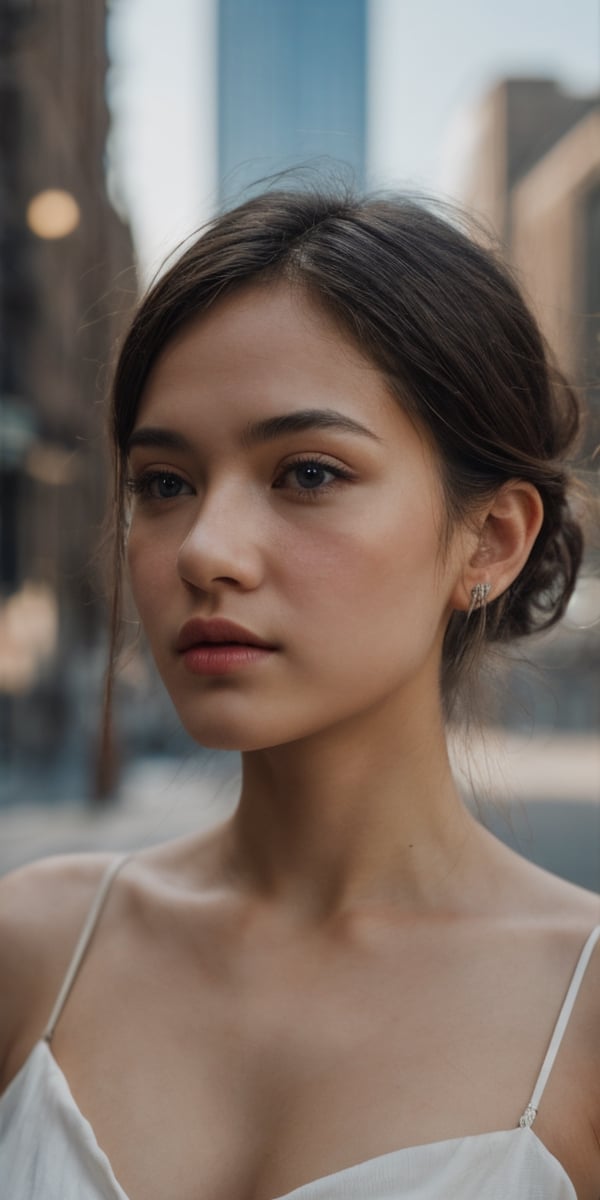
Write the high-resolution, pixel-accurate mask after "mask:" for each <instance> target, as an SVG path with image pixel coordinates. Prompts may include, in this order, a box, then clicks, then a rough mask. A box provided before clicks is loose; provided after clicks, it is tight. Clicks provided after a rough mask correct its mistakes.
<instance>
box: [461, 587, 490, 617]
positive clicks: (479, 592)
mask: <svg viewBox="0 0 600 1200" xmlns="http://www.w3.org/2000/svg"><path fill="white" fill-rule="evenodd" d="M491 590H492V585H491V583H476V584H475V587H472V588H471V603H470V605H469V611H468V613H467V616H468V617H470V615H471V613H472V612H473V611H474V610H475V609H476V608H483V607H484V606H485V603H486V600H487V598H488V596H489V594H490V592H491Z"/></svg>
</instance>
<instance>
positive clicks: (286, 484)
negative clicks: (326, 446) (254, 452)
mask: <svg viewBox="0 0 600 1200" xmlns="http://www.w3.org/2000/svg"><path fill="white" fill-rule="evenodd" d="M340 479H352V475H351V473H350V471H344V470H343V469H342V468H341V467H334V466H333V465H332V464H331V463H325V462H321V461H320V460H319V459H318V458H306V459H297V460H296V462H292V463H288V465H287V466H286V467H285V468H284V470H283V471H282V472H281V473H280V475H279V476H278V477H277V479H276V481H275V484H274V487H277V488H285V489H286V490H292V491H295V492H303V493H305V494H308V493H311V492H313V493H319V494H320V495H321V494H322V493H323V492H328V491H330V490H331V489H332V488H334V487H335V485H336V483H337V482H338V481H339V480H340Z"/></svg>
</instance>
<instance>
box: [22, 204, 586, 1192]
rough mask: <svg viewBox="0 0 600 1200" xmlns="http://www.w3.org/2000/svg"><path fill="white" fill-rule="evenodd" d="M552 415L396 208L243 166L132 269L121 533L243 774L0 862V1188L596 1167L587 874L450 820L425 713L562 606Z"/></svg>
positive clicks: (500, 319) (527, 318)
mask: <svg viewBox="0 0 600 1200" xmlns="http://www.w3.org/2000/svg"><path fill="white" fill-rule="evenodd" d="M576 429H577V412H576V407H575V402H574V400H573V397H572V394H571V393H570V392H569V390H568V388H567V387H566V385H565V384H564V382H563V381H562V380H561V379H560V378H559V377H558V376H557V375H556V374H555V373H553V372H552V370H551V368H550V366H549V365H548V362H547V359H546V356H545V353H544V349H543V345H542V341H541V338H540V334H539V332H538V330H537V328H536V325H535V323H534V321H533V319H532V317H531V315H530V314H529V312H528V311H527V309H526V307H525V306H524V303H523V301H522V299H521V297H520V295H519V294H518V291H517V290H516V288H515V286H514V284H513V283H512V282H511V280H510V278H509V277H508V275H507V273H506V272H505V270H504V269H503V268H502V267H501V266H500V265H499V264H498V263H497V262H496V261H495V259H494V258H493V256H492V255H491V254H490V253H488V252H487V251H485V250H483V249H482V248H480V247H479V246H478V245H477V244H475V243H474V242H472V241H471V240H469V238H468V237H466V236H465V235H464V234H463V233H461V232H460V231H459V230H458V229H457V228H455V227H454V226H453V225H452V224H450V223H448V222H447V221H446V220H443V219H441V218H440V217H438V216H436V215H433V214H432V213H431V212H429V211H427V210H426V209H425V208H423V207H419V206H418V205H416V204H414V203H412V202H409V201H404V200H376V199H371V200H367V201H358V200H354V199H352V198H351V197H345V196H337V197H336V196H333V197H329V196H323V195H314V194H308V193H294V192H280V193H270V194H266V195H263V196H259V197H257V198H255V199H252V200H250V201H249V202H248V203H246V204H244V205H243V206H241V207H240V208H238V209H237V210H235V211H233V212H231V213H228V214H226V215H225V216H222V217H221V218H219V219H218V220H217V221H216V222H215V223H214V225H213V226H212V227H211V229H210V230H209V231H208V232H206V233H205V234H204V236H202V237H201V238H200V239H199V240H198V241H197V242H196V243H195V244H194V245H193V246H191V248H190V249H188V250H187V252H186V253H185V254H184V255H183V257H182V258H180V259H179V261H178V262H177V263H176V264H175V265H174V266H173V267H172V269H171V270H170V271H169V272H168V274H166V275H165V276H164V277H163V278H162V279H161V280H160V281H159V282H158V283H157V284H156V285H155V286H154V287H153V289H152V290H151V291H150V293H149V295H148V296H147V297H146V299H145V300H144V301H143V302H142V304H141V307H140V309H139V312H138V313H137V315H136V317H135V319H134V321H133V324H132V326H131V329H130V331H129V334H128V336H127V338H126V339H125V343H124V345H123V348H122V351H121V355H120V360H119V363H118V367H117V372H116V380H115V387H114V407H113V433H114V444H115V451H116V463H117V493H118V503H119V522H120V539H121V540H120V548H122V550H123V551H124V552H125V554H126V558H127V564H128V570H129V576H130V582H131V587H132V590H133V595H134V598H135V602H136V605H137V608H138V610H139V615H140V618H141V621H142V624H143V626H144V629H145V633H146V635H147V637H148V640H149V643H150V646H151V649H152V653H153V655H154V657H155V659H156V662H157V665H158V669H159V671H160V673H161V675H162V678H163V680H164V683H165V686H166V688H167V690H168V692H169V693H170V696H171V698H172V701H173V704H174V705H175V708H176V710H177V712H178V714H179V717H180V719H181V721H182V723H183V725H184V726H185V728H186V729H187V730H188V731H189V733H190V734H191V735H192V737H194V738H196V739H197V741H198V742H199V743H201V744H202V745H205V746H212V747H225V748H237V749H239V750H240V751H241V753H242V761H243V778H242V788H241V795H240V799H239V804H238V806H237V808H236V810H235V812H234V814H233V816H232V817H231V818H230V819H228V820H226V821H225V822H224V823H223V824H222V825H220V826H219V827H218V828H215V829H214V830H213V831H212V832H211V833H210V834H209V835H208V836H206V835H203V836H201V837H200V836H193V835H192V836H189V837H185V838H183V839H178V840H176V841H174V842H170V843H168V844H166V845H163V846H161V847H159V848H158V849H156V848H154V849H151V850H145V851H143V852H140V853H136V854H135V855H133V856H129V857H128V858H117V859H114V858H113V857H112V856H109V855H96V854H92V855H77V856H68V857H64V858H58V859H52V860H48V861H44V862H41V863H38V864H34V865H33V866H30V867H27V868H25V869H24V870H22V871H19V872H15V873H14V874H13V875H12V876H9V877H7V878H6V879H5V880H3V881H2V884H1V888H0V891H1V911H2V932H1V937H0V954H1V960H2V961H1V968H2V981H3V982H2V1004H1V1006H0V1036H1V1048H2V1055H1V1057H2V1085H3V1088H4V1093H3V1096H2V1099H1V1100H0V1164H1V1172H2V1173H3V1178H4V1183H3V1184H2V1185H0V1190H1V1188H3V1189H4V1190H2V1191H1V1194H2V1196H3V1197H7V1198H8V1197H10V1200H33V1198H34V1197H35V1198H36V1200H37V1198H38V1197H40V1198H43V1200H76V1198H77V1200H100V1198H102V1200H107V1198H109V1197H110V1198H111V1200H114V1198H115V1197H118V1198H119V1200H165V1198H167V1197H168V1200H274V1198H275V1197H285V1198H286V1200H292V1197H293V1200H366V1198H367V1197H369V1198H370V1200H434V1198H435V1200H438V1198H439V1200H441V1198H442V1197H443V1198H444V1200H448V1198H450V1197H457V1198H460V1200H506V1198H507V1197H511V1198H512V1197H514V1200H576V1198H577V1200H598V1197H599V1196H600V950H599V949H598V946H597V939H598V935H599V934H600V924H599V923H600V902H599V899H598V897H597V896H594V895H593V894H591V893H588V892H585V891H583V890H580V889H578V888H576V887H574V886H572V885H570V884H568V883H566V882H564V881H562V880H560V879H558V878H555V877H553V876H551V875H549V874H547V873H546V872H544V871H542V870H540V869H538V868H536V867H534V866H532V865H531V864H529V863H528V862H526V861H525V860H524V859H522V858H521V857H519V856H518V855H516V854H514V853H512V852H511V851H509V850H508V849H507V848H506V847H505V846H503V845H502V844H501V843H500V842H499V841H497V840H496V839H495V838H494V837H492V836H491V834H489V833H488V832H487V831H485V830H484V828H483V827H482V826H481V825H480V824H479V823H478V822H477V821H476V820H475V819H474V818H473V817H472V816H471V815H470V813H469V812H468V810H467V809H466V808H465V806H464V805H463V802H462V800H461V798H460V796H459V794H458V793H457V789H456V786H455V784H454V781H453V778H452V774H451V771H450V767H449V763H448V754H447V748H446V736H445V728H446V724H447V720H448V715H449V714H450V713H451V712H453V711H456V709H457V705H460V704H463V706H464V702H465V699H466V700H467V701H468V699H469V696H470V695H472V693H473V689H474V686H475V677H476V670H477V667H478V664H479V662H480V660H481V657H482V654H483V652H484V651H485V649H486V647H487V646H490V645H493V644H498V643H502V642H509V641H510V640H511V639H514V638H518V637H521V636H523V635H525V634H529V633H531V632H533V631H534V630H535V629H536V628H539V627H545V626H548V625H549V624H551V623H552V622H553V621H555V620H556V619H557V618H558V617H559V616H560V615H561V613H562V612H563V611H564V608H565V605H566V602H567V600H568V598H569V595H570V594H571V591H572V589H573V586H574V582H575V578H576V573H577V568H578V565H579V560H580V555H581V534H580V530H579V527H578V525H577V522H576V520H575V518H574V516H573V515H572V513H571V511H570V508H569V504H568V500H567V488H568V483H569V479H568V471H567V466H566V459H567V457H568V455H569V453H570V450H571V447H572V443H573V438H574V436H575V434H576ZM80 931H82V932H81V934H80ZM78 935H79V940H78ZM594 947H596V949H594Z"/></svg>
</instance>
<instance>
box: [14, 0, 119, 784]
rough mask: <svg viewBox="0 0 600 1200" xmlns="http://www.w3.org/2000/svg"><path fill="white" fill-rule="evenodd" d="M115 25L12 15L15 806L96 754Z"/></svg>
mask: <svg viewBox="0 0 600 1200" xmlns="http://www.w3.org/2000/svg"><path fill="white" fill-rule="evenodd" d="M105 21H106V6H105V3H104V0H89V2H88V3H86V4H85V5H81V4H80V3H79V0H42V2H40V3H37V4H35V5H31V4H23V3H19V2H18V0H6V2H5V3H4V4H3V5H2V7H1V12H0V34H1V49H0V68H1V70H0V105H1V110H2V111H1V115H0V502H1V506H2V553H1V555H0V760H1V761H2V764H3V768H4V771H5V773H2V772H0V802H1V801H2V799H3V797H5V796H8V797H9V798H13V795H14V796H15V798H18V786H17V783H16V782H15V781H17V780H18V779H19V778H20V774H19V772H20V771H21V770H23V771H25V772H27V771H28V770H29V768H30V767H31V765H32V764H35V763H37V764H38V765H39V769H40V772H41V775H42V777H43V780H44V791H45V792H46V793H50V792H51V775H52V770H53V769H54V767H57V769H59V768H60V769H62V766H63V764H64V763H65V762H66V761H67V758H68V755H69V752H70V751H71V752H72V754H73V755H76V754H79V755H80V756H83V757H86V756H87V758H88V760H89V761H90V762H91V760H92V759H93V750H92V749H91V747H86V746H84V745H83V742H84V738H83V737H82V736H81V734H82V714H83V712H84V710H85V708H86V706H87V708H88V711H89V712H90V713H92V712H93V696H92V693H91V680H90V675H89V658H88V659H87V665H86V656H88V655H90V653H91V652H92V651H94V650H95V649H96V648H97V647H98V646H99V645H100V643H101V641H102V635H103V631H104V627H105V623H106V617H105V612H104V602H103V597H102V584H101V581H100V573H99V571H98V566H97V559H98V551H99V547H100V540H101V535H100V525H101V521H102V514H103V509H104V505H105V502H106V497H107V494H108V491H109V480H110V475H109V470H108V464H107V458H106V453H105V447H104V439H103V426H104V419H105V407H104V398H105V388H106V382H107V374H108V369H109V364H110V360H111V357H112V354H113V346H114V343H115V339H116V337H117V334H118V331H119V329H120V326H121V316H122V314H123V312H124V310H125V309H126V308H127V307H128V306H129V305H130V304H131V300H132V299H133V293H134V291H135V282H134V279H133V273H132V271H131V269H130V268H131V264H132V260H133V256H132V248H131V243H130V239H129V233H128V229H127V227H126V225H125V224H124V223H123V222H122V221H121V220H120V218H119V217H118V216H117V214H116V212H115V211H114V209H113V208H112V206H111V204H110V203H109V199H108V196H107V192H106V181H105V153H106V138H107V132H108V112H107V107H106V100H105V82H106V71H107V59H106V51H105ZM92 723H93V718H90V725H91V724H92ZM65 738H70V739H71V746H70V748H68V747H67V746H66V745H65ZM81 783H82V787H83V788H85V787H86V782H85V780H83V779H82V781H81Z"/></svg>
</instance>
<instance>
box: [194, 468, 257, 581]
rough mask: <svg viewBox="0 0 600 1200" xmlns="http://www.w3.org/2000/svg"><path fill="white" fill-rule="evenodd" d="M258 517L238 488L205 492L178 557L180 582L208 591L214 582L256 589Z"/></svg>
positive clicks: (246, 497)
mask: <svg viewBox="0 0 600 1200" xmlns="http://www.w3.org/2000/svg"><path fill="white" fill-rule="evenodd" d="M257 527H258V521H257V515H256V512H255V511H254V508H253V506H251V505H249V503H248V495H247V493H246V494H244V496H243V497H242V495H241V489H238V488H232V487H230V488H227V489H224V488H223V489H220V490H219V491H217V490H214V491H212V492H210V491H209V492H207V493H206V494H205V496H204V498H203V501H202V505H201V507H200V510H199V511H198V512H197V514H196V518H195V520H194V523H193V525H192V526H191V528H190V529H189V531H188V533H187V534H186V537H185V540H184V541H183V542H182V544H181V546H180V548H179V552H178V555H177V569H178V572H179V575H180V577H181V579H182V580H183V581H184V582H185V583H188V584H190V585H191V586H192V587H195V588H200V589H202V590H209V589H210V588H211V587H214V585H215V584H217V583H228V584H232V585H236V586H238V587H240V588H244V589H252V588H255V587H257V586H258V584H259V583H260V581H261V578H262V555H261V553H260V550H259V547H258V545H257V540H256V532H257Z"/></svg>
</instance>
